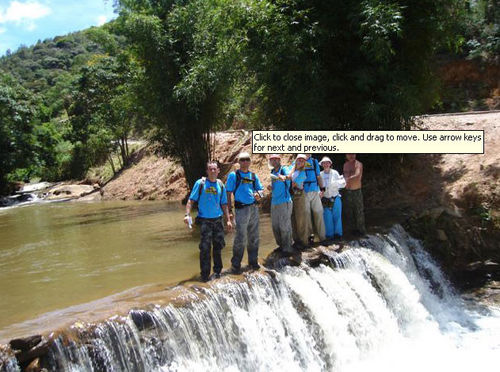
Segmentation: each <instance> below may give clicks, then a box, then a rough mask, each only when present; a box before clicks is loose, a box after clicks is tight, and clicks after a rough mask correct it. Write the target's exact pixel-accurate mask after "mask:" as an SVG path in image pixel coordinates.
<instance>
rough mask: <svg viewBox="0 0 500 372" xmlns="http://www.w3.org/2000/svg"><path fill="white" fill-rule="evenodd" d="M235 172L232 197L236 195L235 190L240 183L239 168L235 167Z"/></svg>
mask: <svg viewBox="0 0 500 372" xmlns="http://www.w3.org/2000/svg"><path fill="white" fill-rule="evenodd" d="M234 173H235V174H236V183H235V186H234V192H233V194H234V197H236V191H237V190H238V187H240V183H241V174H240V170H239V169H237V170H236V172H234Z"/></svg>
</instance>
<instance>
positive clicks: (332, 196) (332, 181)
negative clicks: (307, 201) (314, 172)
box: [319, 156, 345, 239]
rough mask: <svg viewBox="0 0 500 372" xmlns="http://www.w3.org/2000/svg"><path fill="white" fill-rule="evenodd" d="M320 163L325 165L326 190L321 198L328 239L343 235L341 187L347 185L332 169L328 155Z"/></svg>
mask: <svg viewBox="0 0 500 372" xmlns="http://www.w3.org/2000/svg"><path fill="white" fill-rule="evenodd" d="M319 164H320V165H321V166H322V167H323V169H324V170H323V171H322V172H321V178H322V179H323V185H324V186H325V192H324V193H323V197H322V198H321V203H322V204H323V220H324V221H325V235H326V238H327V239H335V238H341V237H342V201H341V199H340V193H339V189H341V188H344V187H345V180H344V177H342V176H341V175H339V172H337V171H336V170H335V169H331V167H332V161H331V159H330V158H329V157H328V156H325V157H323V159H321V161H320V162H319Z"/></svg>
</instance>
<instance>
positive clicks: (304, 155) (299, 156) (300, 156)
mask: <svg viewBox="0 0 500 372" xmlns="http://www.w3.org/2000/svg"><path fill="white" fill-rule="evenodd" d="M295 159H304V160H307V156H306V154H298V155H297V157H296V158H295Z"/></svg>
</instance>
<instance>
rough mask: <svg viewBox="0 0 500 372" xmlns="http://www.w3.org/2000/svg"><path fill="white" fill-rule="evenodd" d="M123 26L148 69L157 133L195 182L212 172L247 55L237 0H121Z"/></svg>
mask: <svg viewBox="0 0 500 372" xmlns="http://www.w3.org/2000/svg"><path fill="white" fill-rule="evenodd" d="M119 3H120V5H121V8H120V9H121V15H122V29H123V31H124V32H125V34H126V35H127V36H128V38H129V40H130V42H131V44H132V45H131V46H132V49H133V51H134V53H135V56H136V58H137V60H138V61H139V63H140V64H141V65H142V67H143V68H144V72H143V75H142V84H143V92H144V94H142V96H141V98H142V103H143V105H144V107H146V108H147V111H148V112H149V113H150V115H151V117H152V118H153V119H154V121H155V122H156V123H157V124H156V125H155V128H154V138H155V139H156V140H158V141H159V142H160V143H162V144H163V149H164V151H165V152H166V153H167V154H170V155H173V156H176V157H178V158H179V159H180V160H181V163H182V166H183V168H184V171H185V174H186V179H187V181H188V184H189V185H191V186H192V185H193V184H194V182H195V181H196V179H197V178H199V176H200V174H202V173H203V172H204V170H205V163H206V160H207V159H208V157H209V154H210V152H211V149H210V141H209V136H210V133H211V132H212V131H213V130H215V129H216V128H217V127H218V126H219V125H221V121H220V118H221V116H222V113H223V111H224V107H225V105H224V103H225V98H226V97H227V94H228V91H229V89H230V88H231V85H232V80H233V77H234V72H235V69H234V67H235V63H234V62H235V61H238V60H240V59H241V53H240V50H239V49H238V45H239V43H238V42H237V39H236V38H237V35H240V31H239V29H238V27H237V25H236V24H234V23H233V20H234V18H232V12H231V7H233V8H236V6H237V5H238V4H239V2H235V4H236V5H231V4H232V3H233V2H230V1H215V0H211V1H205V0H195V1H185V2H178V1H163V2H156V1H120V2H119Z"/></svg>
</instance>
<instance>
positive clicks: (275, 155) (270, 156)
mask: <svg viewBox="0 0 500 372" xmlns="http://www.w3.org/2000/svg"><path fill="white" fill-rule="evenodd" d="M271 159H281V156H280V154H271V155H269V160H271Z"/></svg>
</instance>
